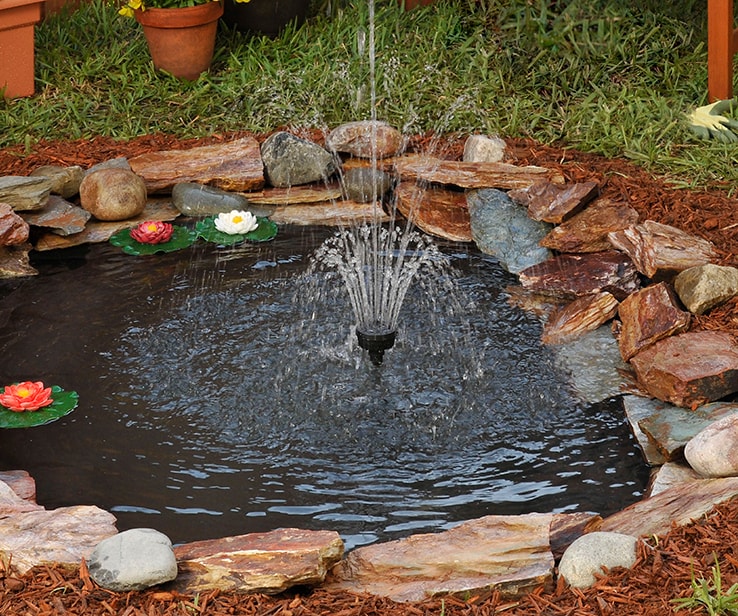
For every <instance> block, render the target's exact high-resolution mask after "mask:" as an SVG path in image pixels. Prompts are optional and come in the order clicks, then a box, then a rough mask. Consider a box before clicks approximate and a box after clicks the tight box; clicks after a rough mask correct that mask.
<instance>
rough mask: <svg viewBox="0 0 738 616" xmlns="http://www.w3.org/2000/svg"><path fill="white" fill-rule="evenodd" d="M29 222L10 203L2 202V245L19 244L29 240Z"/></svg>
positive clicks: (0, 211) (0, 237)
mask: <svg viewBox="0 0 738 616" xmlns="http://www.w3.org/2000/svg"><path fill="white" fill-rule="evenodd" d="M28 232H29V228H28V223H27V222H26V221H25V220H23V218H21V217H20V216H18V214H16V213H15V212H14V211H13V208H12V207H11V206H10V204H9V203H0V246H17V245H18V244H23V243H24V242H27V241H28Z"/></svg>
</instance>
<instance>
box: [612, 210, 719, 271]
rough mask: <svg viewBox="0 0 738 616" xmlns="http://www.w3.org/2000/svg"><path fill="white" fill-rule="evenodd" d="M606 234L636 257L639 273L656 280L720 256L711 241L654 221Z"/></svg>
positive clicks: (633, 258)
mask: <svg viewBox="0 0 738 616" xmlns="http://www.w3.org/2000/svg"><path fill="white" fill-rule="evenodd" d="M607 237H608V239H609V240H610V243H611V244H612V245H613V246H615V248H617V249H619V250H622V251H623V252H625V253H626V254H627V255H628V256H629V257H630V258H631V259H632V260H633V263H635V265H636V267H637V268H638V271H639V272H641V273H642V274H644V275H646V276H648V277H649V278H652V279H657V280H666V279H669V278H671V277H673V276H674V275H675V274H677V273H679V272H681V271H683V270H685V269H689V268H690V267H695V266H697V265H705V264H706V263H710V261H712V260H714V259H716V258H717V256H718V254H717V251H716V250H715V247H714V246H713V244H712V242H709V241H708V240H704V239H702V238H700V237H697V236H695V235H692V234H690V233H686V232H685V231H682V230H681V229H677V228H675V227H671V226H669V225H664V224H661V223H658V222H654V221H653V220H646V221H645V222H644V223H643V224H638V225H632V226H630V227H628V228H627V229H623V230H622V231H614V232H612V233H609V234H608V236H607Z"/></svg>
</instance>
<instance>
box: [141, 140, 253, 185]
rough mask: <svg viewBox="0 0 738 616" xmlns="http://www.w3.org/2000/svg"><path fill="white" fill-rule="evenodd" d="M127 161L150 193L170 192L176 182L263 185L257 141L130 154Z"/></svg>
mask: <svg viewBox="0 0 738 616" xmlns="http://www.w3.org/2000/svg"><path fill="white" fill-rule="evenodd" d="M128 163H129V164H130V166H131V170H132V171H133V172H134V173H135V174H136V175H140V176H141V177H142V178H143V179H144V182H145V183H146V190H147V191H148V192H149V193H150V194H151V193H158V192H159V193H160V192H171V190H172V187H173V186H174V185H175V184H179V183H180V182H198V183H200V184H208V185H210V186H216V187H217V188H222V189H223V190H231V191H250V190H260V189H261V188H262V187H263V186H264V165H263V163H262V160H261V151H260V149H259V143H258V142H257V141H256V139H253V138H252V137H244V138H243V139H237V140H236V141H231V142H228V143H219V144H215V145H204V146H200V147H196V148H190V149H189V150H166V151H163V152H148V153H146V154H140V155H139V156H134V157H133V158H131V159H130V160H129V161H128Z"/></svg>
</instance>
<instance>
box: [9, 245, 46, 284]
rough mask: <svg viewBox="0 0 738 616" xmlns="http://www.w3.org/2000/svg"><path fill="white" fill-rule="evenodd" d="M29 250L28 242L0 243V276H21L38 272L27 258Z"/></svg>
mask: <svg viewBox="0 0 738 616" xmlns="http://www.w3.org/2000/svg"><path fill="white" fill-rule="evenodd" d="M30 250H31V245H30V244H20V245H19V246H2V245H0V278H22V277H24V276H35V275H36V274H38V272H37V271H36V270H35V269H34V268H33V267H32V266H31V262H30V259H29V258H28V253H29V252H30Z"/></svg>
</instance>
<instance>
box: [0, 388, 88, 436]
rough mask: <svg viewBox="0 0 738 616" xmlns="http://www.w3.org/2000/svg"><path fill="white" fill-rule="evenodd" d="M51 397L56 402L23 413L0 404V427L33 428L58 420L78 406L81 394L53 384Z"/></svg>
mask: <svg viewBox="0 0 738 616" xmlns="http://www.w3.org/2000/svg"><path fill="white" fill-rule="evenodd" d="M51 399H52V400H53V401H54V402H52V403H51V404H50V405H49V406H45V407H43V408H40V409H39V410H37V411H23V412H22V413H17V412H15V411H11V410H10V409H8V408H6V407H4V406H2V405H0V428H32V427H33V426H43V425H44V424H47V423H51V422H52V421H56V420H57V419H59V418H60V417H64V415H68V414H69V413H71V412H72V411H73V410H74V409H75V408H77V402H78V401H79V395H78V394H77V392H76V391H64V390H63V389H62V388H61V387H59V386H58V385H52V387H51Z"/></svg>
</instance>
